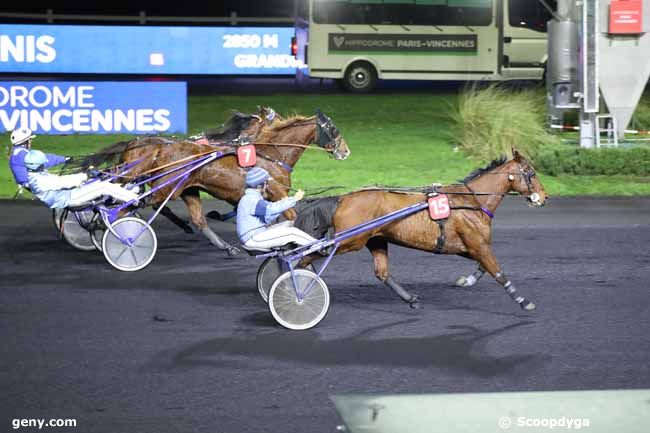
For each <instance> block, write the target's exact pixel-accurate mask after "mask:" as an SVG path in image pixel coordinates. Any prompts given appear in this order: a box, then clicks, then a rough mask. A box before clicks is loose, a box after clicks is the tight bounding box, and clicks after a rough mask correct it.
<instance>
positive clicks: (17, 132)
mask: <svg viewBox="0 0 650 433" xmlns="http://www.w3.org/2000/svg"><path fill="white" fill-rule="evenodd" d="M34 137H36V136H35V135H34V134H33V133H32V130H31V129H29V128H18V129H14V131H13V132H12V133H11V144H13V145H14V146H17V145H19V144H22V143H24V142H26V141H27V140H31V139H32V138H34Z"/></svg>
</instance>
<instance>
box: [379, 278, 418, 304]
mask: <svg viewBox="0 0 650 433" xmlns="http://www.w3.org/2000/svg"><path fill="white" fill-rule="evenodd" d="M384 284H386V285H387V286H388V287H389V288H390V289H391V290H392V291H393V292H394V293H395V294H396V295H397V296H399V297H400V298H402V301H404V302H406V303H407V304H409V307H411V308H420V304H419V303H418V297H417V295H413V294H411V293H409V292H408V291H407V290H406V289H405V288H404V287H402V286H401V285H400V284H399V283H398V282H397V281H395V280H393V277H391V276H390V275H389V276H388V277H387V278H386V280H385V281H384Z"/></svg>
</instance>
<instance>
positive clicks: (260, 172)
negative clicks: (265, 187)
mask: <svg viewBox="0 0 650 433" xmlns="http://www.w3.org/2000/svg"><path fill="white" fill-rule="evenodd" d="M269 179H271V175H270V174H269V172H268V171H266V170H264V169H263V168H260V167H253V168H252V169H251V170H250V171H249V172H248V173H246V186H248V187H250V188H256V187H258V186H260V185H262V184H263V183H264V182H266V181H267V180H269Z"/></svg>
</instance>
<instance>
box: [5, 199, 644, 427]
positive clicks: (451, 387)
mask: <svg viewBox="0 0 650 433" xmlns="http://www.w3.org/2000/svg"><path fill="white" fill-rule="evenodd" d="M208 207H212V208H214V204H212V205H211V206H208ZM179 209H180V207H179ZM213 227H215V228H216V229H217V230H218V231H219V232H220V233H221V234H223V235H224V236H225V237H227V238H228V239H231V240H232V239H234V231H233V230H234V226H233V225H232V224H228V223H213ZM494 227H495V231H494V249H495V251H496V254H497V257H498V258H499V260H500V263H501V264H502V267H503V269H504V270H505V272H507V274H508V275H509V276H510V277H511V279H512V280H513V281H514V282H515V284H517V286H518V288H519V290H520V291H521V292H522V293H524V294H525V295H526V296H528V297H529V298H530V299H531V300H533V301H534V302H536V303H537V305H538V309H537V310H536V311H534V312H532V313H525V312H523V311H521V310H520V309H519V308H518V307H517V306H516V305H515V304H514V303H513V302H512V301H510V300H509V298H508V297H507V296H506V294H505V293H504V291H503V289H502V288H501V287H500V286H498V285H497V283H496V282H494V281H493V280H491V279H489V278H488V277H485V278H484V279H483V280H481V281H480V282H479V284H478V285H477V286H475V287H474V288H471V289H461V288H456V287H453V286H452V282H453V281H454V280H455V279H456V278H457V277H458V276H459V275H460V274H467V273H469V272H471V271H472V270H473V269H474V265H473V264H472V263H470V262H469V261H467V260H464V259H462V258H458V257H446V256H433V255H429V254H425V253H422V252H415V251H410V250H406V249H403V248H397V247H392V248H391V252H390V254H391V264H392V273H393V275H394V277H395V279H396V280H397V281H400V282H402V283H403V284H404V286H405V287H406V288H407V289H409V290H411V291H413V292H415V293H417V294H419V295H420V297H421V300H422V308H421V309H420V310H410V309H409V308H407V307H406V306H405V304H403V303H402V302H400V301H399V300H398V299H396V298H395V296H393V295H392V294H391V293H389V292H388V290H387V289H386V288H384V287H383V286H382V285H380V284H378V283H377V282H376V280H375V278H374V275H373V273H372V269H371V260H370V255H369V254H368V253H367V252H365V251H363V252H360V253H356V254H350V255H347V256H341V257H338V258H336V259H335V260H334V261H333V263H332V264H331V267H330V268H329V269H328V271H327V272H326V274H325V279H326V281H327V283H328V285H329V287H330V290H331V293H332V305H331V308H330V312H329V314H328V316H327V317H326V318H325V320H324V321H323V322H322V323H321V324H320V325H319V326H318V327H317V328H315V329H312V330H309V331H304V332H295V331H288V330H285V329H283V328H280V327H278V326H277V325H275V324H274V322H273V320H272V318H271V316H270V313H269V312H268V310H267V308H266V306H265V304H264V303H263V302H262V301H261V300H260V299H259V298H258V295H257V293H256V290H255V287H254V283H255V272H256V269H257V266H258V264H259V263H258V262H257V261H256V260H255V259H254V258H250V257H246V256H239V257H238V258H235V259H230V260H229V259H225V258H224V255H223V254H222V253H220V252H218V251H216V250H214V249H213V248H212V247H211V246H210V245H209V244H208V243H207V241H205V240H204V239H203V238H201V237H200V236H198V235H194V236H192V235H186V234H184V233H182V232H181V231H180V230H178V229H176V228H175V227H173V226H172V225H171V224H170V223H168V222H166V221H164V220H163V219H160V220H159V221H157V222H156V224H155V228H156V231H157V233H158V235H159V251H158V255H157V257H156V259H155V260H154V262H153V263H152V264H151V265H150V266H149V267H148V268H146V269H145V270H143V271H140V272H137V273H122V272H119V271H116V270H113V269H111V268H110V267H109V265H108V264H107V263H106V262H105V261H104V258H103V256H102V255H100V254H97V253H82V252H77V251H74V250H72V249H71V248H69V247H68V246H67V245H65V244H64V243H63V242H62V241H59V240H57V239H56V238H55V235H54V230H53V227H52V224H51V221H50V219H49V214H48V211H47V209H45V208H43V207H42V206H40V205H38V204H37V203H35V202H28V201H19V202H14V201H2V202H0V242H1V245H2V247H1V252H0V263H1V270H0V273H1V274H0V286H1V287H0V300H1V302H0V341H1V342H2V343H1V344H0V389H1V390H2V392H0V431H2V432H5V431H12V430H11V420H12V419H14V418H48V419H49V418H76V419H77V428H74V429H63V428H58V429H49V430H50V431H59V432H64V431H65V432H67V431H70V432H84V433H91V432H92V433H94V432H106V433H117V432H138V433H149V432H151V433H154V432H155V433H166V432H174V433H181V432H183V433H185V432H214V433H220V432H233V433H234V432H249V431H250V432H265V431H269V432H285V433H292V432H296V433H297V432H300V433H304V432H310V433H312V432H313V433H320V432H323V433H325V432H328V433H330V432H333V431H335V426H336V425H337V424H339V423H340V420H339V418H338V416H337V414H336V412H335V410H334V407H333V405H332V403H331V401H330V400H329V396H330V395H332V394H343V393H447V392H488V391H491V392H493V391H527V390H587V389H634V388H650V336H649V335H648V331H649V330H650V293H649V292H650V284H649V283H648V282H649V281H650V267H649V265H648V264H649V261H650V249H649V247H648V244H649V243H650V198H616V199H603V198H571V199H569V198H565V199H553V200H551V201H550V202H549V205H548V206H546V207H544V208H541V209H531V208H528V207H526V206H525V204H524V202H523V200H521V199H517V198H508V199H507V200H506V201H505V203H504V204H503V205H502V207H501V208H500V209H499V210H498V212H497V215H496V219H495V221H494ZM468 416H471V414H468ZM21 431H36V430H35V429H34V430H29V429H26V428H25V429H22V430H21Z"/></svg>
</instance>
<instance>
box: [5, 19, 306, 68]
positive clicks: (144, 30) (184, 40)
mask: <svg viewBox="0 0 650 433" xmlns="http://www.w3.org/2000/svg"><path fill="white" fill-rule="evenodd" d="M293 35H294V29H293V28H288V27H171V26H165V27H151V26H81V25H23V24H0V73H3V72H4V73H83V74H152V75H154V74H188V75H191V74H225V75H242V74H269V75H272V74H294V73H295V71H296V67H304V66H303V65H302V64H300V62H299V61H297V60H296V59H295V58H294V57H293V56H291V37H292V36H293Z"/></svg>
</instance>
